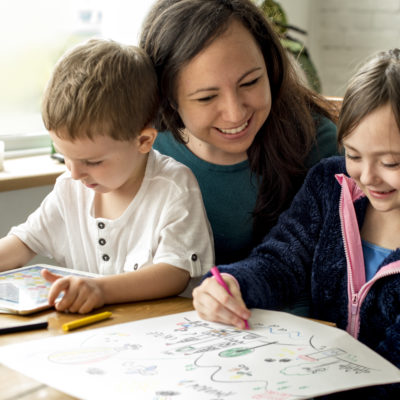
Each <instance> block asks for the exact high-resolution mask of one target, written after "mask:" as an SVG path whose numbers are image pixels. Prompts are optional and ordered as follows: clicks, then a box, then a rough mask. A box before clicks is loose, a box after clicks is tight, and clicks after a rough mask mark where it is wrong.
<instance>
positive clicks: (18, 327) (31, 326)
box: [0, 321, 49, 335]
mask: <svg viewBox="0 0 400 400" xmlns="http://www.w3.org/2000/svg"><path fill="white" fill-rule="evenodd" d="M48 325H49V324H48V322H47V321H45V322H37V323H33V324H23V325H16V326H9V327H6V328H0V335H1V334H3V333H15V332H26V331H33V330H36V329H46V328H47V327H48Z"/></svg>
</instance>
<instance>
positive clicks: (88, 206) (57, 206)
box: [9, 150, 214, 277]
mask: <svg viewBox="0 0 400 400" xmlns="http://www.w3.org/2000/svg"><path fill="white" fill-rule="evenodd" d="M93 200H94V191H93V190H91V189H89V188H87V187H86V186H84V185H83V184H82V183H81V182H80V181H75V180H73V179H72V178H71V176H70V173H69V172H65V173H64V174H63V175H61V176H60V177H59V178H58V179H57V181H56V184H55V186H54V189H53V191H52V192H51V193H49V195H48V196H47V197H46V198H45V199H44V200H43V202H42V204H41V205H40V207H39V208H38V209H37V210H36V211H34V212H33V213H32V214H31V215H30V216H29V218H28V219H27V221H26V222H25V223H23V224H21V225H19V226H16V227H13V228H12V229H11V231H10V232H9V234H11V235H16V236H18V237H19V238H20V239H21V240H22V241H23V242H24V243H25V244H26V245H27V246H28V247H29V248H30V249H32V250H33V251H34V252H35V253H37V254H39V255H43V256H46V257H49V258H53V259H54V260H55V262H56V264H57V265H59V266H64V267H68V268H74V269H77V270H82V271H89V272H94V273H98V274H102V275H111V274H116V273H121V272H125V271H134V270H137V269H139V268H142V267H145V266H148V265H151V264H156V263H161V262H164V263H168V264H171V265H174V266H176V267H179V268H182V269H185V270H187V271H189V273H190V276H191V277H197V276H201V275H203V274H204V273H206V272H207V271H208V270H209V269H210V268H211V267H212V266H213V263H214V248H213V239H212V233H211V228H210V225H209V223H208V220H207V216H206V212H205V209H204V205H203V201H202V197H201V192H200V189H199V186H198V184H197V181H196V178H195V177H194V175H193V173H192V172H191V171H190V169H189V168H187V167H186V166H184V165H183V164H180V163H179V162H177V161H175V160H174V159H173V158H171V157H167V156H164V155H161V154H160V153H158V152H157V151H156V150H151V152H150V154H149V158H148V162H147V166H146V172H145V176H144V179H143V182H142V185H141V187H140V189H139V191H138V193H137V194H136V196H135V198H134V199H133V200H132V202H131V203H130V205H129V206H128V208H127V209H126V210H125V212H124V213H123V214H122V215H121V216H120V217H119V218H117V219H115V220H109V219H105V218H94V205H93Z"/></svg>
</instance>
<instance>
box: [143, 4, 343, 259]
mask: <svg viewBox="0 0 400 400" xmlns="http://www.w3.org/2000/svg"><path fill="white" fill-rule="evenodd" d="M140 45H141V46H142V47H143V48H144V49H145V50H146V52H147V53H148V54H149V55H150V57H151V59H152V61H153V63H154V65H155V67H156V71H157V75H158V82H159V90H160V94H161V109H160V111H159V114H158V118H157V122H156V128H157V129H158V130H161V131H167V132H163V133H161V134H160V135H158V138H157V140H156V142H155V148H156V149H157V150H159V151H160V152H161V153H163V154H167V155H170V156H172V157H174V158H175V159H176V160H178V161H180V162H182V163H183V164H185V165H187V166H188V167H189V168H191V170H192V171H193V172H194V174H195V176H196V178H197V180H198V182H199V185H200V189H201V191H202V195H203V200H204V203H205V207H206V211H207V215H208V218H209V220H210V223H211V226H212V230H213V234H214V243H215V254H216V262H217V263H227V262H233V261H237V260H239V259H242V258H243V257H246V256H247V255H248V253H249V252H250V250H251V249H252V248H253V246H254V245H255V244H256V243H258V242H259V241H260V240H261V239H262V237H263V236H264V235H265V234H266V233H267V232H268V231H269V229H270V228H271V227H272V226H273V225H274V224H275V223H276V220H277V217H278V215H279V214H280V213H281V212H282V211H283V210H284V209H286V208H287V207H288V206H289V204H290V203H291V201H292V199H293V196H294V194H295V193H296V191H297V190H298V189H299V187H300V186H301V183H302V182H303V179H304V176H305V173H306V171H307V169H308V168H309V167H310V166H312V165H314V164H315V163H316V162H317V161H318V160H319V159H320V158H322V157H327V156H330V155H333V154H337V146H336V126H335V125H334V123H333V122H332V121H331V120H330V118H331V115H330V112H329V106H330V105H329V103H328V102H327V101H325V100H324V99H323V98H322V97H320V96H319V95H317V94H316V93H314V92H311V91H310V90H308V89H307V88H305V87H304V86H303V85H302V84H301V83H300V82H299V79H298V78H297V76H296V74H295V73H294V71H293V68H292V66H291V64H290V62H289V61H288V57H287V53H286V51H285V50H284V48H283V47H282V46H281V44H280V41H279V38H278V36H277V34H276V33H275V32H274V30H273V28H272V27H271V25H270V23H269V22H268V21H267V20H266V18H265V16H264V14H263V13H262V12H261V10H260V9H259V8H258V7H257V6H256V5H255V4H254V3H253V2H251V1H250V0H224V1H221V0H159V1H157V2H156V3H155V5H154V6H153V8H152V10H151V11H150V13H149V15H148V17H147V19H146V20H145V23H144V26H143V32H142V35H141V40H140Z"/></svg>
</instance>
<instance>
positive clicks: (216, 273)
mask: <svg viewBox="0 0 400 400" xmlns="http://www.w3.org/2000/svg"><path fill="white" fill-rule="evenodd" d="M211 273H212V274H213V276H214V278H215V279H216V280H217V282H218V283H219V284H220V285H221V286H222V287H223V288H224V289H225V290H226V291H227V292H228V294H229V295H230V296H232V293H231V291H230V290H229V287H228V285H227V284H226V283H225V281H224V280H223V279H222V276H221V274H220V272H219V269H218V267H212V268H211ZM244 324H245V327H246V329H250V327H249V323H248V322H247V319H245V320H244Z"/></svg>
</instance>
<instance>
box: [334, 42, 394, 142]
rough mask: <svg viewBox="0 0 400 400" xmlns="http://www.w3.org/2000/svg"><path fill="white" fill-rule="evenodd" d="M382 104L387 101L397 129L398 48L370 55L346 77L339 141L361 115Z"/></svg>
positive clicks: (350, 130)
mask: <svg viewBox="0 0 400 400" xmlns="http://www.w3.org/2000/svg"><path fill="white" fill-rule="evenodd" d="M386 104H390V106H391V108H392V111H393V114H394V117H395V119H396V122H397V126H398V128H399V130H400V49H391V50H387V51H381V52H379V53H377V54H375V55H373V56H372V57H371V58H369V59H368V60H367V61H366V62H365V64H364V65H363V66H362V67H361V68H360V69H359V70H358V72H356V74H355V75H354V76H353V78H351V79H350V82H349V84H348V86H347V89H346V93H345V95H344V97H343V103H342V108H341V110H340V118H339V123H338V141H339V143H340V144H342V142H343V139H344V138H345V137H346V136H348V135H349V134H350V133H351V132H352V131H353V129H354V128H355V127H356V126H357V125H358V124H359V123H360V122H361V120H362V119H363V118H365V117H366V116H367V115H368V114H370V113H371V112H372V111H374V110H376V109H377V108H379V107H381V106H384V105H386Z"/></svg>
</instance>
